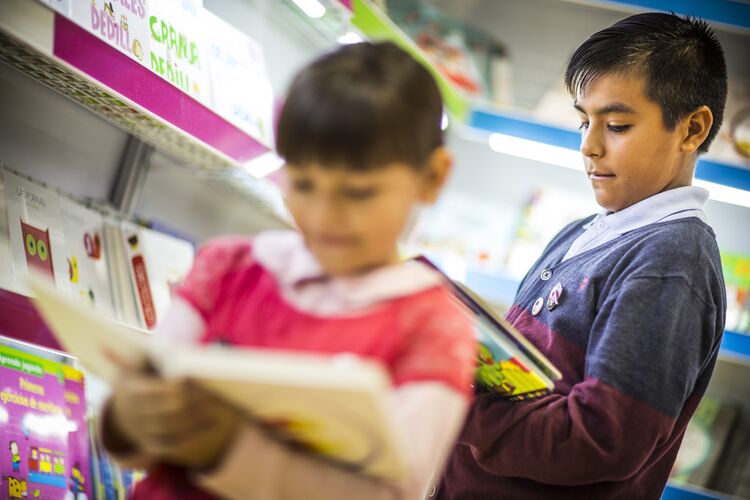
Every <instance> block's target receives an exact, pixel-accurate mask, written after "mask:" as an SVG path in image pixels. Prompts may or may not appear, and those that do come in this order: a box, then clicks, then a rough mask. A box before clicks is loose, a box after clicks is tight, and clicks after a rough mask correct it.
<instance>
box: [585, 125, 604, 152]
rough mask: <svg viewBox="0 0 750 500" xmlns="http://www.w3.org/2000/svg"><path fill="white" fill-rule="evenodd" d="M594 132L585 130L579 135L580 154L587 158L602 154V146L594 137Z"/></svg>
mask: <svg viewBox="0 0 750 500" xmlns="http://www.w3.org/2000/svg"><path fill="white" fill-rule="evenodd" d="M595 136H596V134H593V133H591V131H590V130H589V131H586V132H584V133H583V134H582V135H581V154H582V155H583V156H586V157H588V158H591V157H594V156H596V157H600V156H602V152H603V148H602V145H601V142H600V141H598V140H597V139H596V137H595Z"/></svg>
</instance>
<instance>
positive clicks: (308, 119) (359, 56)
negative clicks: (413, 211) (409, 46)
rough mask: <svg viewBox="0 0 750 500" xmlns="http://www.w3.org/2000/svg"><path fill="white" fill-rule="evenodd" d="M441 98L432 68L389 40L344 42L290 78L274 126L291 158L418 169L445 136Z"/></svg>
mask: <svg viewBox="0 0 750 500" xmlns="http://www.w3.org/2000/svg"><path fill="white" fill-rule="evenodd" d="M442 116H443V101H442V98H441V96H440V90H439V89H438V87H437V84H436V83H435V80H434V79H433V77H432V75H430V73H429V71H427V69H426V68H425V67H424V66H422V64H420V63H419V62H417V61H416V60H415V59H414V58H413V57H412V56H410V55H409V54H408V53H407V52H405V51H404V50H402V49H401V48H399V47H397V46H396V45H395V44H393V43H391V42H379V43H371V42H363V43H356V44H351V45H345V46H342V47H340V48H338V49H337V50H335V51H333V52H331V53H329V54H326V55H324V56H322V57H321V58H319V59H317V60H316V61H314V62H313V63H312V64H310V65H309V66H307V67H306V68H304V69H303V70H302V71H301V72H300V73H299V74H298V75H297V76H296V78H295V79H294V80H293V82H292V84H291V86H290V88H289V91H288V93H287V97H286V101H285V102H284V106H283V108H282V111H281V116H280V118H279V122H278V127H277V131H276V149H277V151H278V153H279V155H280V156H281V157H282V158H284V159H285V160H286V161H287V163H288V164H290V165H293V166H294V165H307V164H311V163H315V164H317V165H319V166H323V167H346V168H350V169H355V170H368V169H372V168H377V167H379V166H383V165H387V164H389V163H393V162H403V163H406V164H408V165H409V166H411V167H413V168H416V169H419V168H421V167H422V166H424V165H425V164H426V162H427V160H428V158H429V156H430V154H431V153H432V152H433V151H434V150H435V149H436V148H437V147H439V146H441V145H442V144H443V131H442V129H441V120H442Z"/></svg>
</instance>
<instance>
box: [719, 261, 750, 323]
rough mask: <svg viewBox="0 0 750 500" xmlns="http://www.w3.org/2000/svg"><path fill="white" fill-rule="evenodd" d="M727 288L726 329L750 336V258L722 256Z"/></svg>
mask: <svg viewBox="0 0 750 500" xmlns="http://www.w3.org/2000/svg"><path fill="white" fill-rule="evenodd" d="M721 265H722V268H723V269H724V282H725V283H726V287H727V316H726V329H727V330H730V331H732V332H735V333H744V334H746V335H750V257H748V256H745V255H737V254H730V253H722V254H721Z"/></svg>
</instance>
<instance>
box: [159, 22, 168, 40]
mask: <svg viewBox="0 0 750 500" xmlns="http://www.w3.org/2000/svg"><path fill="white" fill-rule="evenodd" d="M161 43H163V44H165V45H166V44H167V43H169V27H168V26H167V23H165V22H164V20H163V19H162V21H161Z"/></svg>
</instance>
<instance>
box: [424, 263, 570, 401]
mask: <svg viewBox="0 0 750 500" xmlns="http://www.w3.org/2000/svg"><path fill="white" fill-rule="evenodd" d="M416 259H417V260H418V261H420V262H423V263H425V264H427V265H429V266H430V267H432V268H433V269H435V270H437V271H438V272H441V273H442V271H440V269H439V268H438V267H437V266H435V265H434V264H433V263H432V262H430V260H429V259H427V258H426V257H424V256H420V257H417V258H416ZM444 276H445V275H444ZM445 279H446V281H447V282H448V283H449V284H450V286H451V291H452V292H453V296H454V297H455V299H456V301H457V302H458V303H459V305H460V306H461V308H462V310H463V311H464V312H465V313H466V315H467V316H468V317H469V318H470V319H471V321H472V323H473V325H474V328H475V334H476V338H477V342H478V343H479V351H478V357H477V368H476V373H475V384H476V385H477V386H478V388H479V389H480V390H487V391H492V392H496V393H498V394H500V395H501V396H503V397H504V398H506V399H508V400H511V401H524V400H528V399H533V398H537V397H540V396H544V395H546V394H549V393H550V392H552V390H553V389H554V386H555V384H554V381H555V380H560V379H561V378H562V374H561V373H560V371H559V370H558V369H557V368H555V366H554V365H553V364H552V363H551V362H550V361H549V360H548V359H547V358H546V357H545V356H544V355H543V354H542V353H541V352H539V350H538V349H537V348H536V347H534V345H533V344H532V343H531V342H529V341H528V340H527V339H526V338H525V337H524V336H523V335H522V334H521V333H520V332H519V331H518V330H516V329H515V328H514V327H513V326H512V325H511V324H510V323H508V322H507V321H506V320H504V319H503V318H502V317H500V316H499V315H498V314H497V313H495V311H494V310H493V309H492V308H491V307H490V306H488V305H487V304H486V303H484V301H483V300H482V299H481V298H480V297H479V296H477V295H476V294H475V293H474V292H472V291H471V290H470V289H469V288H467V287H466V286H464V285H463V284H461V283H458V282H456V281H452V280H451V279H450V278H448V277H447V276H445Z"/></svg>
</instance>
